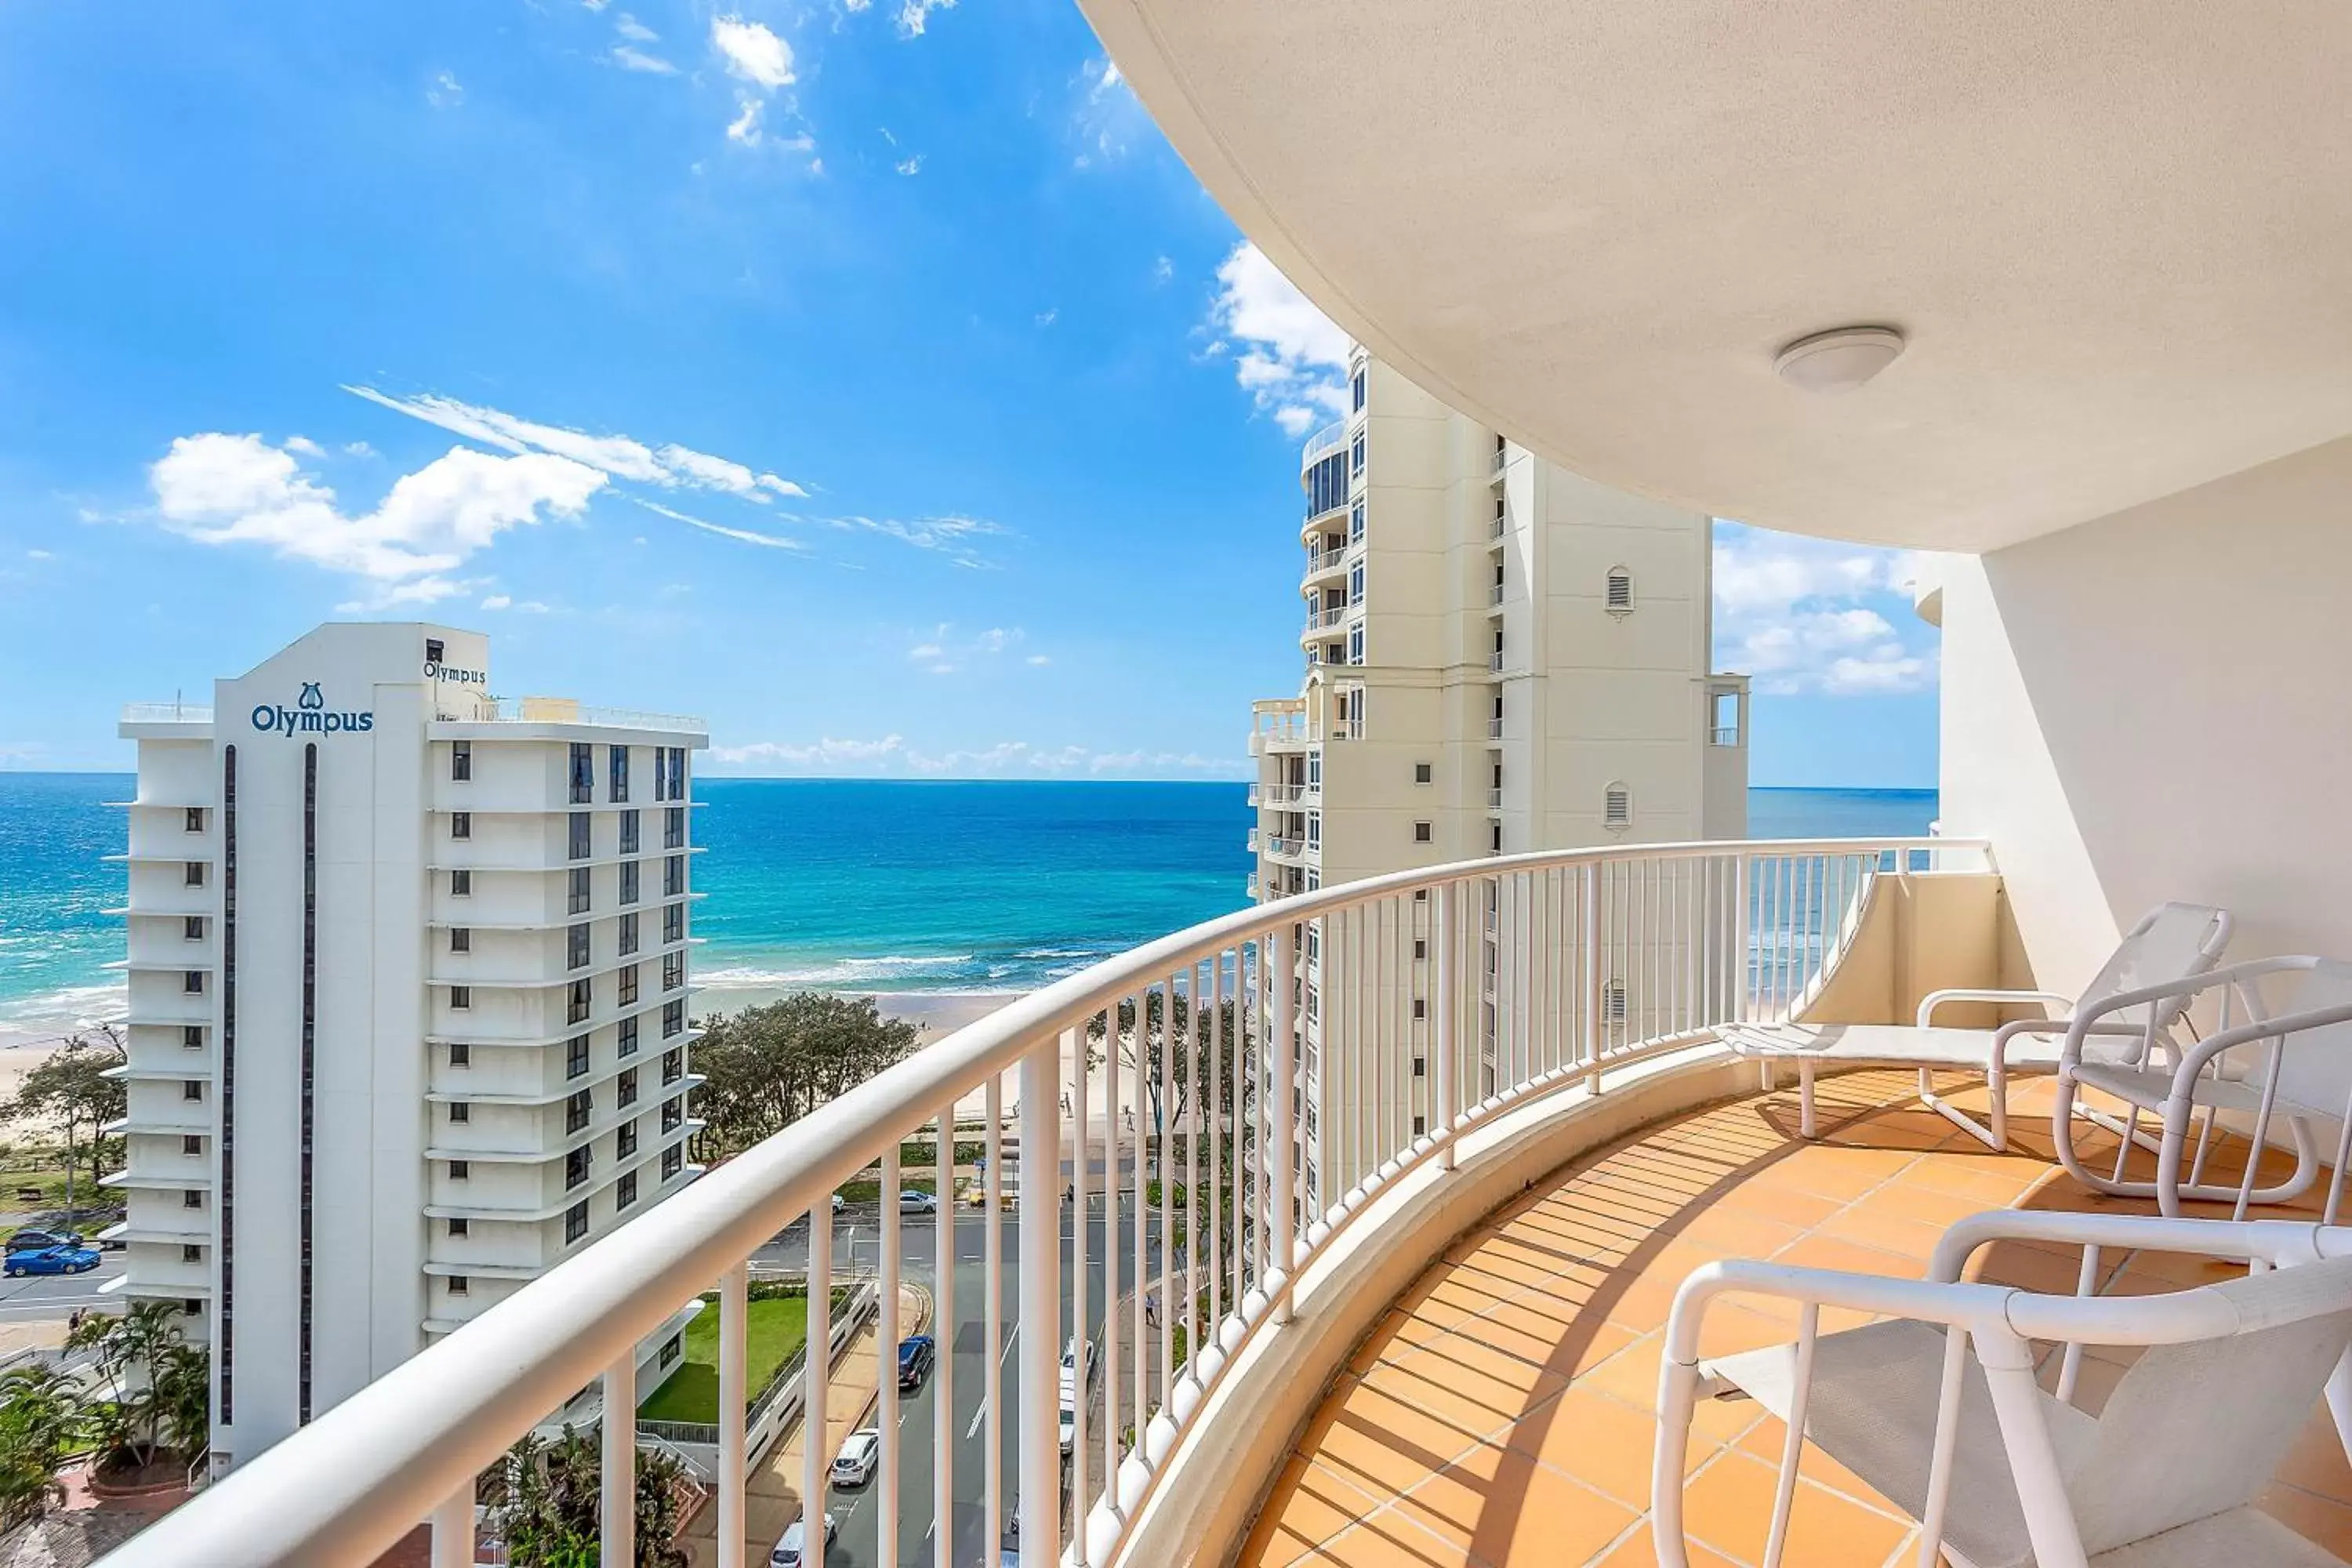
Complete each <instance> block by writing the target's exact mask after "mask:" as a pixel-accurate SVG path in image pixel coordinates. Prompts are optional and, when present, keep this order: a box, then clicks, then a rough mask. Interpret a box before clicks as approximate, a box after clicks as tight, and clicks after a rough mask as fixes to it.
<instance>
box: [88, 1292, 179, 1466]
mask: <svg viewBox="0 0 2352 1568" xmlns="http://www.w3.org/2000/svg"><path fill="white" fill-rule="evenodd" d="M66 1348H67V1349H68V1350H88V1351H90V1352H94V1359H95V1361H96V1362H97V1363H98V1370H99V1372H100V1373H101V1374H102V1375H103V1376H104V1377H105V1379H106V1381H107V1386H108V1390H109V1392H110V1394H111V1395H112V1397H111V1398H110V1400H109V1401H108V1402H107V1403H106V1404H104V1405H100V1406H99V1407H97V1408H96V1409H95V1410H93V1411H92V1412H91V1417H92V1422H93V1425H94V1426H96V1427H97V1428H98V1431H99V1448H100V1454H101V1455H102V1456H103V1457H104V1458H106V1459H108V1460H109V1461H110V1462H112V1463H113V1464H116V1465H118V1466H121V1467H125V1468H138V1467H141V1466H144V1465H150V1464H152V1463H154V1462H155V1461H156V1460H157V1459H158V1458H161V1457H162V1455H163V1452H164V1451H165V1450H166V1449H167V1448H168V1449H169V1450H170V1451H172V1452H173V1453H174V1454H176V1455H178V1456H179V1458H181V1459H182V1460H184V1461H193V1460H194V1458H196V1456H197V1455H199V1454H201V1453H203V1452H204V1451H205V1447H206V1446H207V1445H208V1444H209V1443H210V1441H211V1432H210V1423H209V1414H208V1412H209V1402H210V1386H211V1382H212V1362H211V1357H210V1356H209V1354H208V1353H207V1352H205V1350H204V1349H203V1348H201V1347H200V1346H196V1345H192V1344H190V1343H188V1340H187V1335H186V1334H185V1333H184V1332H183V1331H182V1330H181V1328H180V1310H179V1309H178V1308H177V1307H175V1306H173V1304H172V1303H171V1302H169V1301H134V1302H133V1303H131V1310H129V1311H127V1312H125V1313H123V1314H122V1316H121V1317H119V1318H110V1317H107V1316H105V1315H104V1314H102V1313H93V1314H91V1315H90V1316H89V1317H87V1318H84V1319H83V1320H82V1321H81V1326H80V1327H79V1328H77V1329H74V1330H73V1331H70V1332H68V1334H67V1336H66Z"/></svg>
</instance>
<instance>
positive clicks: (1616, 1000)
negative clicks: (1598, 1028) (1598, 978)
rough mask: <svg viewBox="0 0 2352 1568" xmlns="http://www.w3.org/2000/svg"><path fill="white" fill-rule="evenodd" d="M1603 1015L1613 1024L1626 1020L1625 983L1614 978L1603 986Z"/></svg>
mask: <svg viewBox="0 0 2352 1568" xmlns="http://www.w3.org/2000/svg"><path fill="white" fill-rule="evenodd" d="M1601 1017H1602V1018H1603V1019H1605V1020H1606V1021H1607V1022H1609V1023H1612V1024H1622V1023H1623V1022H1624V1021H1625V983H1624V982H1623V981H1622V980H1612V981H1611V982H1610V983H1609V984H1606V985H1604V986H1602V987H1601Z"/></svg>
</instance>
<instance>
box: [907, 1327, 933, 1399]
mask: <svg viewBox="0 0 2352 1568" xmlns="http://www.w3.org/2000/svg"><path fill="white" fill-rule="evenodd" d="M939 1353H940V1352H939V1347H938V1346H937V1345H935V1344H934V1343H933V1342H932V1341H931V1336H930V1335H929V1334H910V1335H908V1337H907V1338H905V1339H903V1340H900V1341H899V1342H898V1386H899V1387H901V1388H920V1387H922V1385H923V1379H924V1378H926V1377H928V1376H929V1375H930V1371H931V1363H933V1362H935V1361H937V1360H938V1359H939Z"/></svg>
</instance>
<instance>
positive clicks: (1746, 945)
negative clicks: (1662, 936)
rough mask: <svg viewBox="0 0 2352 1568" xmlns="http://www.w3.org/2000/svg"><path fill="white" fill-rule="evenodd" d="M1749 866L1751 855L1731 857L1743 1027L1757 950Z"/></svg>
mask: <svg viewBox="0 0 2352 1568" xmlns="http://www.w3.org/2000/svg"><path fill="white" fill-rule="evenodd" d="M1731 865H1732V869H1733V872H1734V875H1733V878H1732V880H1733V883H1734V884H1735V885H1734V887H1733V889H1732V893H1731V921H1732V925H1731V964H1732V972H1731V987H1732V994H1731V1016H1732V1019H1733V1020H1734V1021H1735V1022H1737V1023H1741V1024H1745V1023H1747V1022H1748V959H1749V955H1750V954H1751V953H1752V952H1754V951H1755V949H1754V948H1753V947H1752V946H1751V945H1750V944H1751V943H1752V942H1754V941H1755V936H1754V933H1753V932H1752V931H1750V929H1749V917H1748V856H1747V854H1746V853H1745V852H1742V853H1740V854H1737V855H1734V856H1733V857H1732V858H1731ZM1765 1070H1766V1071H1767V1072H1769V1071H1770V1070H1771V1068H1770V1066H1769V1063H1768V1064H1767V1065H1766V1068H1765Z"/></svg>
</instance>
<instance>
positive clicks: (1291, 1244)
mask: <svg viewBox="0 0 2352 1568" xmlns="http://www.w3.org/2000/svg"><path fill="white" fill-rule="evenodd" d="M1271 940H1272V941H1273V942H1274V1040H1273V1042H1272V1043H1273V1047H1274V1107H1273V1110H1274V1114H1273V1115H1272V1116H1270V1117H1268V1118H1267V1121H1268V1122H1269V1123H1271V1125H1272V1127H1273V1128H1275V1129H1276V1130H1279V1131H1280V1132H1281V1135H1282V1136H1281V1148H1280V1149H1279V1150H1278V1151H1276V1152H1274V1158H1273V1165H1274V1204H1273V1209H1274V1212H1273V1214H1271V1215H1268V1216H1267V1218H1266V1221H1265V1223H1266V1224H1267V1225H1269V1226H1273V1227H1274V1228H1273V1231H1272V1235H1273V1237H1275V1246H1274V1266H1275V1268H1277V1269H1280V1270H1281V1272H1282V1294H1281V1296H1280V1297H1279V1298H1278V1299H1277V1300H1276V1302H1275V1308H1274V1321H1276V1323H1287V1322H1288V1321H1290V1289H1291V1286H1292V1283H1293V1273H1294V1270H1295V1269H1296V1268H1297V1262H1298V1257H1297V1254H1298V1226H1297V1222H1296V1221H1295V1220H1294V1219H1293V1218H1292V1216H1291V1212H1290V1205H1291V1202H1292V1196H1293V1194H1294V1193H1296V1191H1297V1184H1296V1182H1295V1181H1294V1179H1293V1178H1294V1173H1295V1169H1296V1167H1295V1165H1294V1162H1295V1161H1297V1158H1298V1114H1297V1110H1294V1109H1293V1106H1292V1097H1293V1096H1294V1095H1295V1094H1296V1093H1297V1084H1298V1069H1297V1062H1296V1060H1295V1058H1296V1055H1297V1048H1298V1047H1297V1041H1296V1040H1295V1039H1294V1037H1293V1033H1292V1032H1293V1030H1294V1029H1295V1028H1296V1027H1297V1005H1296V1004H1295V1003H1294V1001H1293V999H1292V996H1291V991H1292V987H1294V986H1295V985H1296V984H1297V978H1298V944H1297V942H1294V941H1293V940H1292V939H1291V934H1290V926H1289V925H1288V923H1287V922H1286V923H1285V924H1283V925H1281V926H1279V927H1277V928H1276V930H1275V931H1274V932H1273V934H1272V938H1271Z"/></svg>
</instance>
